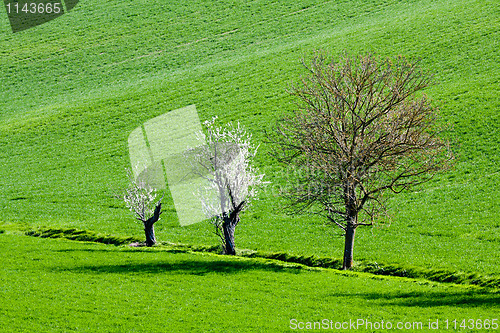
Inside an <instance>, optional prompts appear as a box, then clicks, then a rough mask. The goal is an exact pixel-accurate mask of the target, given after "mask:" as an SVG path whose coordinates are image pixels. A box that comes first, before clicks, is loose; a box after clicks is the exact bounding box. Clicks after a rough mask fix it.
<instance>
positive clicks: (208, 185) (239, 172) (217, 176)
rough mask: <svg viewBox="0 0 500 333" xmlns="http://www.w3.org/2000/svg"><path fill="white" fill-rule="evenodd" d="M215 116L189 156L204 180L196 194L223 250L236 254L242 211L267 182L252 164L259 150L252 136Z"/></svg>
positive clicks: (205, 123)
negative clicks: (218, 122)
mask: <svg viewBox="0 0 500 333" xmlns="http://www.w3.org/2000/svg"><path fill="white" fill-rule="evenodd" d="M216 119H217V117H214V118H213V119H212V120H211V121H206V122H204V125H205V127H206V129H207V134H206V135H205V134H204V133H199V134H198V136H197V138H198V140H199V141H200V143H201V145H200V146H198V147H195V148H192V149H189V150H188V151H187V152H186V157H187V158H188V159H189V161H190V164H191V166H192V171H193V172H194V173H195V174H196V175H198V176H200V177H201V178H202V179H204V180H205V185H203V186H202V188H200V190H199V192H198V193H197V195H198V197H199V198H200V200H201V203H202V207H203V210H204V212H205V214H206V216H207V217H209V218H210V221H211V223H212V224H213V225H214V226H215V234H216V235H217V236H218V237H219V238H220V240H221V243H222V248H223V253H224V254H229V255H234V254H236V250H235V243H234V232H235V228H236V226H237V225H238V223H239V221H240V214H241V212H243V211H244V210H245V209H246V208H248V207H249V205H250V203H251V201H252V199H254V198H256V195H257V192H258V191H257V190H258V188H259V187H261V186H262V185H264V184H265V182H264V181H263V178H264V174H258V171H257V169H256V168H255V167H253V166H252V163H251V162H252V160H253V158H254V157H255V155H256V153H257V149H258V146H255V145H253V144H252V142H251V141H252V140H251V139H252V135H251V134H249V133H248V132H246V131H245V130H244V129H243V128H242V127H241V126H240V124H239V123H238V125H237V126H234V125H232V124H231V123H229V124H227V125H226V126H225V127H219V126H217V125H216V124H215V121H216Z"/></svg>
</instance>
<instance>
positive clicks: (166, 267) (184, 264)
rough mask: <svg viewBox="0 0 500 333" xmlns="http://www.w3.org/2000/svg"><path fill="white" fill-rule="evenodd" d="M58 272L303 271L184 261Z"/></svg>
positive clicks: (255, 264)
mask: <svg viewBox="0 0 500 333" xmlns="http://www.w3.org/2000/svg"><path fill="white" fill-rule="evenodd" d="M57 269H58V270H63V271H72V272H76V273H94V274H110V273H111V274H130V273H146V274H190V275H206V274H213V273H215V274H237V273H241V272H245V271H255V270H261V271H270V272H282V271H284V270H286V271H287V272H291V273H299V272H300V271H301V270H300V269H299V268H295V267H284V266H282V265H278V264H276V263H272V262H269V263H267V262H258V261H255V260H248V259H246V260H229V259H222V260H221V259H219V260H209V259H207V260H198V259H192V260H182V261H172V262H169V261H158V262H143V263H126V264H116V265H86V266H78V267H71V268H62V267H58V268H57Z"/></svg>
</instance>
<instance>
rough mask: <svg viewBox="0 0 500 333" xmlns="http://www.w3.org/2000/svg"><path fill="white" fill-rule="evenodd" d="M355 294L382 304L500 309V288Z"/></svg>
mask: <svg viewBox="0 0 500 333" xmlns="http://www.w3.org/2000/svg"><path fill="white" fill-rule="evenodd" d="M343 296H345V295H343ZM353 296H357V297H361V298H364V299H367V300H370V301H378V303H379V304H380V305H390V306H404V307H422V308H425V307H437V306H454V307H463V308H470V307H482V308H485V307H486V308H498V309H500V291H499V290H474V291H472V290H469V291H463V292H457V291H456V290H454V291H451V290H450V292H425V293H423V292H402V293H401V292H397V293H394V292H388V293H360V294H355V295H353Z"/></svg>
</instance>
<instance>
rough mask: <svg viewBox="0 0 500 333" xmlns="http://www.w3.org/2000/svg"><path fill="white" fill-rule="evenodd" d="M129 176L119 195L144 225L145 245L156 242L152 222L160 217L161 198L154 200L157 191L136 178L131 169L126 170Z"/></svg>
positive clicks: (151, 244)
mask: <svg viewBox="0 0 500 333" xmlns="http://www.w3.org/2000/svg"><path fill="white" fill-rule="evenodd" d="M127 173H128V178H129V187H128V188H127V189H126V190H125V193H124V194H123V195H122V196H121V199H123V200H124V201H125V204H126V205H127V208H128V209H129V210H130V211H131V212H132V213H134V214H135V215H136V218H137V220H139V221H141V222H142V223H143V225H144V233H145V235H146V243H145V244H146V246H153V245H155V244H156V237H155V231H154V224H155V223H156V222H157V221H158V220H159V219H160V214H161V213H162V211H161V200H162V199H163V197H162V198H160V200H159V201H158V202H156V198H157V196H158V192H157V190H156V189H155V188H153V187H151V186H150V185H148V184H147V183H146V181H144V180H140V179H136V178H135V177H134V174H133V172H132V171H131V170H128V171H127Z"/></svg>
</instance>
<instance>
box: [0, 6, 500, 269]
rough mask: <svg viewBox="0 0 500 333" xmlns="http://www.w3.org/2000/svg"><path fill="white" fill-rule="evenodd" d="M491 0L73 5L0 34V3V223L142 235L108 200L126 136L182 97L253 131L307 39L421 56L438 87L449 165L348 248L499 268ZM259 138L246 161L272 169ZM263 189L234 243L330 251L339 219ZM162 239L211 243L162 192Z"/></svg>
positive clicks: (499, 103)
mask: <svg viewBox="0 0 500 333" xmlns="http://www.w3.org/2000/svg"><path fill="white" fill-rule="evenodd" d="M499 18H500V5H499V4H498V3H497V2H495V1H447V0H441V1H425V0H422V1H408V2H404V3H402V2H400V1H341V2H337V1H296V2H294V3H293V4H291V3H288V2H284V1H250V2H248V1H232V2H212V1H188V2H184V3H178V2H168V3H165V2H163V1H134V2H124V1H109V2H97V1H83V2H81V3H80V4H79V5H78V6H77V7H76V8H75V9H74V10H73V11H72V12H70V13H69V14H66V15H64V16H62V17H60V18H58V19H56V20H54V21H52V22H50V23H47V24H45V25H42V26H39V27H36V28H33V29H29V30H26V31H23V32H19V33H16V34H12V33H11V31H10V28H9V26H8V21H7V18H6V15H5V13H4V12H3V10H2V11H0V78H1V84H0V165H1V169H0V188H1V189H2V191H1V193H0V207H1V214H0V221H1V222H7V223H22V224H27V225H30V226H39V225H45V226H64V227H79V228H83V229H91V230H96V231H100V232H108V233H115V234H120V235H140V234H141V233H142V230H141V228H140V226H138V225H135V224H134V223H132V217H131V216H130V215H129V212H128V211H127V210H126V208H125V207H124V205H123V204H122V203H120V202H118V201H117V200H116V199H114V197H113V194H114V193H115V192H116V191H117V190H118V189H119V188H121V187H123V186H124V185H125V183H126V177H125V171H124V169H125V168H126V167H127V166H128V164H129V160H128V150H127V137H128V135H129V133H130V132H131V131H132V130H133V129H134V128H136V127H137V126H138V125H140V124H141V123H143V122H144V121H146V120H148V119H150V118H153V117H155V116H158V115H160V114H163V113H165V112H168V111H169V110H173V109H176V108H180V107H183V106H186V105H190V104H196V106H197V109H198V111H199V114H200V118H201V119H202V120H205V119H209V118H211V117H212V116H213V115H218V116H219V118H221V119H222V120H223V121H229V120H232V121H238V120H239V121H240V122H241V123H242V124H243V125H244V126H246V127H247V128H248V129H249V130H250V131H251V132H253V133H254V137H255V138H256V140H258V141H261V140H262V132H261V130H262V128H264V127H266V126H269V124H270V123H272V121H274V120H275V119H276V118H278V117H279V116H280V114H282V113H283V112H285V111H287V110H291V109H292V108H293V104H292V101H291V99H290V98H289V96H288V95H287V93H286V88H287V87H288V85H289V84H290V82H293V81H296V80H297V79H298V78H299V76H300V75H301V73H303V70H302V68H301V66H300V63H299V59H300V58H301V57H303V56H305V57H306V58H307V57H309V56H310V55H311V54H312V52H313V51H314V50H315V49H320V48H321V49H326V50H330V51H331V52H332V53H337V52H341V51H343V50H349V51H351V52H377V53H378V54H381V55H395V54H404V55H407V56H410V57H420V58H422V66H423V67H424V68H425V69H426V70H428V71H429V72H432V73H435V75H436V79H437V81H438V82H439V84H437V85H435V86H433V87H432V88H430V89H428V91H427V92H426V93H427V94H428V95H429V96H431V97H432V98H433V99H435V100H436V101H437V103H438V105H440V107H441V110H442V114H443V119H444V121H447V122H450V123H452V124H453V125H454V130H453V131H452V132H450V133H447V135H448V136H449V138H450V139H452V140H453V142H454V144H453V149H454V151H455V152H456V153H457V156H458V158H457V163H456V168H455V169H454V170H453V171H451V172H449V173H447V174H445V175H441V176H439V177H437V178H436V179H435V180H433V181H432V182H431V183H429V184H426V185H425V186H423V187H420V188H418V189H415V191H414V192H411V193H405V194H402V195H399V196H397V197H394V198H391V199H390V208H391V212H392V214H393V222H392V226H391V227H390V228H382V229H380V228H378V229H373V230H369V229H364V230H360V231H359V232H358V236H357V237H358V238H357V240H356V247H355V259H367V260H375V261H387V262H394V263H400V264H412V265H417V266H430V267H437V268H449V269H456V270H462V271H477V272H481V273H487V274H498V272H499V266H498V258H499V257H500V247H499V246H498V244H499V242H500V217H499V216H498V211H499V202H500V167H499V165H500V151H499V149H500V148H499V147H500V139H499V138H500V116H499V111H500V97H499V96H500V94H499V93H500V91H499V90H500V89H499V87H500V82H499V78H500V69H499V68H500V66H499V64H500V56H499V54H498V49H499V48H500V45H499V41H500V27H499V23H498V22H499ZM268 148H269V147H266V145H265V144H262V146H261V149H260V154H259V157H258V161H257V162H258V164H259V166H260V168H261V169H262V170H264V171H265V172H266V173H267V174H268V176H269V179H270V180H271V181H273V183H274V184H275V185H274V187H272V188H277V187H278V185H279V183H280V182H282V181H283V180H282V179H281V178H280V177H279V172H278V170H277V168H276V167H275V166H274V165H273V161H272V160H271V159H270V158H269V157H268V156H267V155H266V151H267V150H268ZM274 195H275V191H272V190H270V191H269V192H268V193H266V194H264V196H263V197H262V199H261V200H260V201H259V202H257V203H256V204H255V206H254V207H253V208H252V210H251V211H249V212H247V213H245V214H244V216H243V217H242V223H241V224H240V226H239V227H238V230H237V231H236V237H237V239H236V242H237V246H238V247H240V248H252V249H263V250H275V251H287V252H292V253H298V254H319V255H328V256H333V257H340V256H341V254H342V241H343V240H342V238H341V237H338V233H337V230H334V229H333V228H332V227H331V226H326V225H324V221H321V220H318V219H317V218H314V217H311V216H298V217H288V216H286V215H284V214H283V213H282V212H281V210H280V207H278V206H276V204H275V202H276V200H275V198H274ZM157 236H158V239H159V240H165V241H173V242H186V243H202V244H211V243H215V242H216V239H215V238H214V237H213V235H212V234H211V233H210V230H209V227H208V225H207V224H196V225H192V226H189V227H184V228H181V227H180V226H179V225H178V223H177V221H176V215H175V211H174V209H173V206H172V202H171V201H170V202H169V204H167V205H166V212H165V214H164V215H163V219H162V221H161V222H159V224H158V225H157Z"/></svg>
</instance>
